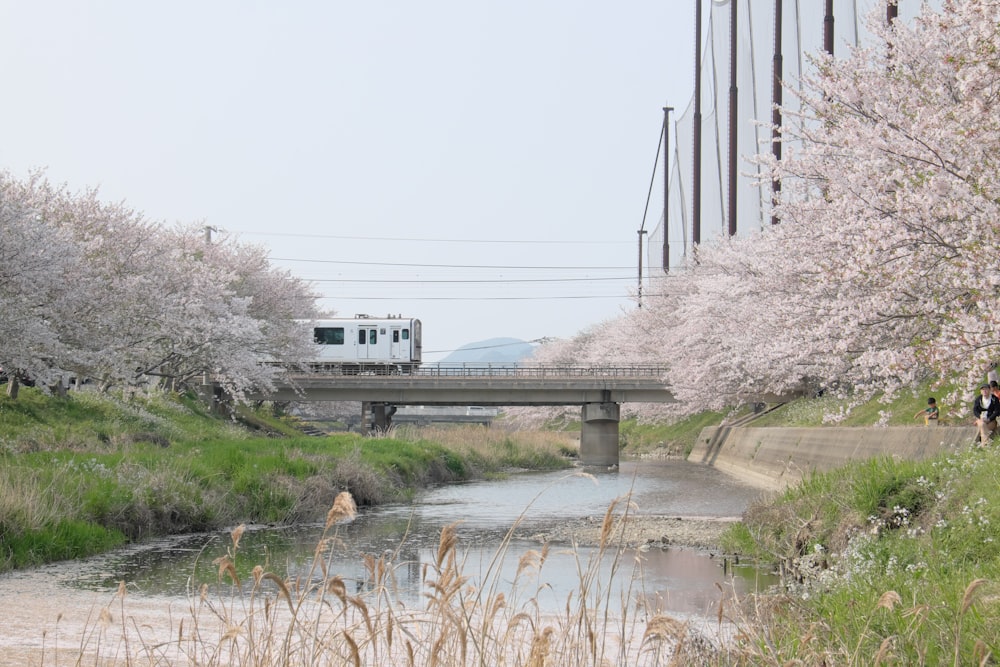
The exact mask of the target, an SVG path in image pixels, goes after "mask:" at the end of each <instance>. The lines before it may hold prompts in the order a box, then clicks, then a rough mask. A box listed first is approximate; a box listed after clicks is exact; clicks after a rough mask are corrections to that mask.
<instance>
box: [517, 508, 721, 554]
mask: <svg viewBox="0 0 1000 667" xmlns="http://www.w3.org/2000/svg"><path fill="white" fill-rule="evenodd" d="M736 521H739V517H706V518H698V517H694V518H692V517H677V516H656V515H642V514H636V515H629V516H627V517H625V518H622V517H621V516H615V517H614V518H613V523H612V529H611V533H610V535H609V537H608V542H609V543H612V544H618V545H621V546H625V547H629V548H640V547H643V546H655V547H660V548H663V547H668V546H676V547H688V548H694V549H704V550H706V551H717V550H719V549H720V547H719V543H720V540H721V536H722V533H723V532H724V531H725V530H726V528H728V527H729V526H730V525H731V524H732V523H734V522H736ZM603 523H604V517H603V516H591V517H584V518H580V519H571V520H568V521H559V522H558V523H552V524H549V525H544V524H543V525H539V524H534V525H532V526H531V527H530V528H527V529H525V530H524V531H523V532H520V533H519V536H520V537H523V538H525V539H530V540H535V541H537V542H553V543H560V544H576V545H579V546H597V545H598V544H599V543H600V540H601V529H602V525H603Z"/></svg>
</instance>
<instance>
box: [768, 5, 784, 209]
mask: <svg viewBox="0 0 1000 667" xmlns="http://www.w3.org/2000/svg"><path fill="white" fill-rule="evenodd" d="M773 69H774V72H773V74H774V77H773V80H772V81H771V154H772V155H774V159H775V160H776V161H777V162H779V163H780V162H781V79H782V77H783V76H784V62H783V60H782V55H781V0H774V61H773ZM780 199H781V179H780V178H775V179H774V180H772V181H771V224H772V225H776V224H778V216H776V215H775V214H774V207H775V206H777V205H778V202H779V201H780Z"/></svg>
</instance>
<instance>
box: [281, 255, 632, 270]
mask: <svg viewBox="0 0 1000 667" xmlns="http://www.w3.org/2000/svg"><path fill="white" fill-rule="evenodd" d="M269 259H270V260H271V261H273V262H310V263H314V264H352V265H358V266H406V267H420V268H437V269H532V270H534V269H540V270H546V271H548V270H553V271H583V270H594V271H611V270H617V271H621V270H625V269H631V268H633V267H631V266H512V265H502V264H410V263H406V262H354V261H343V260H338V259H292V258H288V257H270V258H269Z"/></svg>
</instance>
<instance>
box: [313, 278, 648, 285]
mask: <svg viewBox="0 0 1000 667" xmlns="http://www.w3.org/2000/svg"><path fill="white" fill-rule="evenodd" d="M303 280H305V281H307V282H314V283H361V284H369V283H372V284H374V283H394V284H396V283H404V284H417V285H419V284H425V283H426V284H431V283H433V284H437V283H447V284H456V283H457V284H465V283H469V284H500V285H503V284H507V283H571V282H607V281H612V280H628V281H631V280H632V278H630V277H629V278H496V279H493V280H425V279H419V278H407V279H399V280H393V279H390V278H385V279H383V278H376V279H372V280H368V279H364V278H313V279H310V278H303Z"/></svg>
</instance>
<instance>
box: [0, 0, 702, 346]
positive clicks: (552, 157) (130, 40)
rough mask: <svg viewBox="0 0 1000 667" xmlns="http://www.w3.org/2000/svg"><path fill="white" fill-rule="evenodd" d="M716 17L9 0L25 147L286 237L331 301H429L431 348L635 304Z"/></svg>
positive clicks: (185, 212) (124, 185)
mask: <svg viewBox="0 0 1000 667" xmlns="http://www.w3.org/2000/svg"><path fill="white" fill-rule="evenodd" d="M693 14H694V3H693V2H690V1H681V0H657V1H654V0H635V1H632V0H625V1H624V2H620V3H607V2H596V1H593V0H576V1H574V0H551V1H547V0H512V1H501V0H492V1H489V2H487V1H476V0H452V1H447V2H445V1H439V0H424V1H420V2H415V1H413V0H370V1H368V2H341V1H334V0H330V1H327V2H321V1H319V0H315V1H308V2H307V1H282V2H278V1H273V2H261V1H249V0H247V1H244V2H235V1H231V0H230V1H211V2H205V1H199V2H194V1H187V0H184V1H180V2H177V1H172V2H159V3H152V2H135V1H134V0H101V1H97V0H92V1H81V0H32V1H31V2H23V1H20V0H0V62H2V63H3V71H4V76H3V79H4V81H3V104H2V105H0V128H3V129H2V130H0V169H5V170H8V171H10V172H11V173H13V174H14V175H15V176H17V177H23V176H25V175H27V173H28V171H29V170H30V169H34V168H44V169H45V170H46V173H47V176H48V178H49V179H50V180H51V181H54V182H56V183H65V184H67V186H68V187H69V188H70V189H71V190H74V191H77V190H81V189H84V188H87V187H98V188H99V192H100V196H101V198H102V199H105V200H108V201H122V200H124V201H125V202H127V203H128V204H129V205H130V206H132V207H133V208H135V209H137V210H139V211H142V212H143V213H144V214H145V215H146V217H147V218H149V219H151V220H155V221H162V222H164V223H166V224H173V223H175V222H183V223H199V224H201V223H204V224H206V225H211V226H213V227H216V228H218V229H220V230H225V231H226V232H228V233H231V234H234V235H236V236H237V237H238V238H239V239H240V240H242V241H245V242H250V243H256V244H261V245H264V246H266V247H268V248H269V250H270V254H271V257H272V258H273V261H274V262H275V264H277V265H279V266H283V267H286V268H289V269H291V270H292V271H293V272H294V273H295V274H296V275H299V276H301V277H303V278H306V279H308V280H313V281H316V283H315V285H316V287H317V290H318V291H319V292H321V293H322V294H323V295H324V296H325V298H324V299H323V301H322V302H321V306H322V307H323V308H328V309H335V310H336V311H337V312H338V314H339V315H343V316H350V315H353V314H355V313H362V312H365V313H370V314H373V315H380V316H381V315H385V314H386V313H395V314H403V315H405V316H413V317H419V318H421V319H422V320H423V323H424V349H425V351H427V352H430V353H428V354H425V359H426V360H429V361H435V360H436V359H437V358H439V357H441V356H444V355H443V353H442V354H433V353H434V352H436V351H442V352H443V351H449V350H453V349H455V348H457V347H459V346H461V345H463V344H466V343H470V342H475V341H479V340H483V339H485V338H492V337H498V336H509V337H514V338H520V339H524V340H533V339H538V338H541V337H545V336H554V337H569V336H572V335H573V334H575V333H576V332H577V331H579V330H581V329H583V328H585V327H587V326H589V325H591V324H595V323H597V322H600V321H602V320H606V319H608V318H611V317H616V316H617V315H619V314H621V313H622V312H623V311H625V310H629V309H631V308H634V307H635V304H634V301H633V300H632V299H631V298H630V297H629V294H630V293H631V292H633V291H634V288H635V285H636V275H637V266H636V264H637V241H636V238H637V235H636V230H638V229H639V226H640V224H642V217H643V210H644V208H645V206H646V196H647V191H648V189H649V187H650V179H651V177H652V169H653V161H654V158H655V156H656V150H657V144H658V139H659V135H660V127H661V123H662V120H663V111H662V108H663V106H664V105H666V104H670V105H671V106H674V107H677V108H679V109H681V108H683V107H684V106H685V105H686V104H687V103H688V101H689V100H690V98H691V95H692V93H693V79H694V71H693V70H694V64H693V63H694V37H693V31H694V18H693ZM661 179H662V175H661V174H659V173H658V175H657V182H656V184H655V185H654V187H653V202H652V203H651V210H650V213H649V214H648V217H647V220H646V229H652V228H653V227H655V225H656V222H657V220H658V218H659V216H660V209H658V208H657V207H662V194H661V193H662V180H661ZM404 264H410V265H411V266H403V265H404ZM413 265H420V266H413ZM482 267H504V268H482ZM531 267H548V268H531ZM552 267H579V268H561V269H556V268H552ZM555 279H562V280H564V282H551V281H553V280H555ZM566 279H573V280H572V281H568V280H566ZM581 279H582V280H581ZM347 280H358V281H362V282H343V281H347ZM375 280H379V281H383V282H377V283H374V282H371V281H375ZM525 280H531V281H536V282H515V281H525ZM541 280H545V282H537V281H541ZM503 281H507V282H503Z"/></svg>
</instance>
